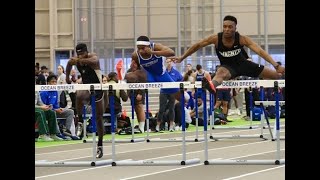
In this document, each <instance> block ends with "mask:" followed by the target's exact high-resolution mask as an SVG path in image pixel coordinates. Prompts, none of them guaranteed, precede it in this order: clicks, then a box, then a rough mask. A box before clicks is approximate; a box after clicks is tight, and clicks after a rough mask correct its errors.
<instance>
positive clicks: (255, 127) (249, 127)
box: [212, 126, 260, 130]
mask: <svg viewBox="0 0 320 180" xmlns="http://www.w3.org/2000/svg"><path fill="white" fill-rule="evenodd" d="M258 128H260V127H259V126H248V127H234V126H232V127H212V130H214V129H226V130H228V129H258Z"/></svg>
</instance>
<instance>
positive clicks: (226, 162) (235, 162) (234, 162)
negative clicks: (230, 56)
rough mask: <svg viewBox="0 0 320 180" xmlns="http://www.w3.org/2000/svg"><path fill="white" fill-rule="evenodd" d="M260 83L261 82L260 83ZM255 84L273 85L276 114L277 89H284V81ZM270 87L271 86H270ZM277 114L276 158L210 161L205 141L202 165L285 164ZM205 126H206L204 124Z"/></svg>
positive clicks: (259, 81) (277, 114) (277, 103)
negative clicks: (281, 156)
mask: <svg viewBox="0 0 320 180" xmlns="http://www.w3.org/2000/svg"><path fill="white" fill-rule="evenodd" d="M261 81H262V82H261ZM266 81H268V83H265V84H263V85H262V83H264V82H266ZM256 82H257V83H258V84H259V83H260V86H264V87H270V84H271V83H274V86H273V87H274V92H275V97H276V103H275V104H276V112H277V111H279V94H278V88H279V85H281V87H284V85H285V81H284V80H256ZM271 87H272V86H271ZM279 121H280V118H279V113H276V122H277V123H276V126H277V134H276V136H277V147H276V150H277V151H276V158H275V159H272V160H269V159H267V160H245V159H235V160H232V159H219V160H216V159H211V160H208V145H207V144H208V141H207V140H206V141H205V150H204V152H205V155H204V156H205V161H204V164H205V165H280V164H285V159H280V139H279V137H280V125H279ZM205 126H206V124H205ZM205 137H206V134H205Z"/></svg>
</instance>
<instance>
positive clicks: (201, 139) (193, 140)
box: [147, 138, 204, 142]
mask: <svg viewBox="0 0 320 180" xmlns="http://www.w3.org/2000/svg"><path fill="white" fill-rule="evenodd" d="M185 141H186V142H201V141H204V139H203V138H198V139H196V138H195V139H186V140H185ZM147 142H182V139H180V138H169V139H160V138H159V139H147Z"/></svg>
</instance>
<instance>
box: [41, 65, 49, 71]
mask: <svg viewBox="0 0 320 180" xmlns="http://www.w3.org/2000/svg"><path fill="white" fill-rule="evenodd" d="M40 69H41V70H44V69H48V68H47V66H41V68H40Z"/></svg>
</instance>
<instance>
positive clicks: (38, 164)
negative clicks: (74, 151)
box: [35, 159, 112, 167]
mask: <svg viewBox="0 0 320 180" xmlns="http://www.w3.org/2000/svg"><path fill="white" fill-rule="evenodd" d="M111 163H112V160H111V159H110V160H100V161H95V162H94V161H51V162H50V161H35V167H88V166H103V165H109V164H111Z"/></svg>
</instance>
